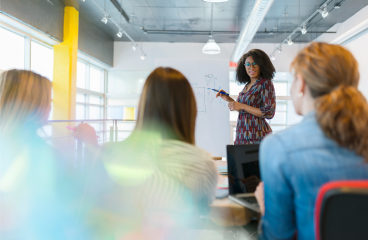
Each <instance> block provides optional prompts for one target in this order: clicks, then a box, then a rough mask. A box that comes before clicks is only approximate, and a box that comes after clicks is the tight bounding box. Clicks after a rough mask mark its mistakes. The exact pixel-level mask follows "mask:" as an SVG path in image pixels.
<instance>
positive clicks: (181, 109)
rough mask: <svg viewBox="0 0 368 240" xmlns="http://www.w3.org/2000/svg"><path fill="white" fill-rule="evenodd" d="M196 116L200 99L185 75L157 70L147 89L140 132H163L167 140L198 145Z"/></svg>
mask: <svg viewBox="0 0 368 240" xmlns="http://www.w3.org/2000/svg"><path fill="white" fill-rule="evenodd" d="M196 117H197V105H196V100H195V97H194V93H193V90H192V87H191V86H190V84H189V81H188V80H187V79H186V78H185V76H184V75H183V74H181V73H180V72H179V71H177V70H175V69H172V68H162V67H160V68H156V69H155V70H154V71H153V72H152V73H151V74H150V75H149V76H148V78H147V80H146V83H145V84H144V87H143V91H142V95H141V98H140V100H139V106H138V117H137V127H136V129H139V130H156V131H161V133H162V135H163V137H164V138H168V139H177V140H181V141H184V142H186V143H190V144H194V143H195V134H194V132H195V122H196Z"/></svg>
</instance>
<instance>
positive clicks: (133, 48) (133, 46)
mask: <svg viewBox="0 0 368 240" xmlns="http://www.w3.org/2000/svg"><path fill="white" fill-rule="evenodd" d="M132 50H133V51H135V50H136V47H135V44H134V43H132Z"/></svg>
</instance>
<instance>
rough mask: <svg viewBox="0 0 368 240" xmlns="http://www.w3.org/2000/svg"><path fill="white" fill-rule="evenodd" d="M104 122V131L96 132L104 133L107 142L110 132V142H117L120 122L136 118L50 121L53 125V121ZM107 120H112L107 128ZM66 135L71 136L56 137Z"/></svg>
mask: <svg viewBox="0 0 368 240" xmlns="http://www.w3.org/2000/svg"><path fill="white" fill-rule="evenodd" d="M91 122H92V123H102V124H103V129H102V131H96V133H102V135H103V136H102V139H103V142H105V141H104V140H105V133H107V132H108V133H109V141H110V142H117V141H118V140H119V137H118V133H119V130H118V122H135V120H125V119H81V120H49V121H48V123H49V125H52V124H53V123H91ZM107 122H112V126H110V128H109V129H106V128H107V126H106V123H107ZM132 131H133V130H131V131H130V130H120V132H132ZM65 137H70V136H61V137H56V138H65ZM56 138H51V139H56Z"/></svg>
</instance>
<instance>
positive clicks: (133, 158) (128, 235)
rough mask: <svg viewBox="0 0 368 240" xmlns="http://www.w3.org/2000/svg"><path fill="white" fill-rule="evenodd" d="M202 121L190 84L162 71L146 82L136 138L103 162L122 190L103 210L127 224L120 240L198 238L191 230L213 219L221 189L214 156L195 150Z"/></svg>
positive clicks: (112, 146) (109, 151)
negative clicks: (207, 216)
mask: <svg viewBox="0 0 368 240" xmlns="http://www.w3.org/2000/svg"><path fill="white" fill-rule="evenodd" d="M196 115H197V107H196V100H195V96H194V93H193V90H192V88H191V86H190V84H189V82H188V80H187V79H186V78H185V77H184V76H183V75H182V74H181V73H180V72H178V71H176V70H174V69H171V68H157V69H156V70H154V71H153V72H152V73H151V74H150V75H149V76H148V78H147V80H146V82H145V85H144V88H143V92H142V95H141V98H140V101H139V106H138V118H137V123H136V128H135V130H134V131H133V133H132V134H131V136H130V137H129V138H128V139H126V140H125V141H123V142H117V143H109V144H107V145H106V146H104V147H103V149H102V151H101V153H100V158H101V159H102V160H103V162H104V165H105V167H106V171H107V173H108V174H109V176H110V177H111V179H113V180H114V181H115V182H116V183H118V184H119V185H120V190H117V191H115V192H114V193H113V195H114V196H116V197H114V196H111V197H110V198H109V200H108V201H107V202H105V204H104V207H103V208H104V211H106V212H108V213H109V214H110V215H111V216H113V215H114V219H120V220H121V221H122V222H123V223H124V222H125V223H124V224H117V228H116V229H112V230H111V231H114V232H119V233H118V236H119V239H193V238H195V236H190V237H189V236H188V235H186V233H185V232H186V231H185V229H187V227H188V226H189V225H191V224H194V225H195V224H197V223H198V221H197V220H199V217H200V215H202V214H207V213H208V210H209V205H210V203H211V202H212V200H213V199H214V196H215V192H216V184H217V169H216V167H215V165H214V163H213V161H212V157H211V155H210V154H209V153H207V152H206V151H204V150H202V149H200V148H198V147H196V146H195V136H194V133H195V122H196ZM80 127H81V128H82V131H84V130H86V131H85V132H88V129H87V128H86V127H85V126H83V125H82V126H80ZM79 129H80V128H79V127H78V132H79ZM78 132H77V133H76V136H77V135H78ZM82 135H83V134H82ZM89 136H94V133H91V134H90V135H89ZM82 138H83V136H82ZM96 181H98V180H96ZM92 185H93V184H92ZM119 196H123V197H121V198H120V200H119V201H116V199H117V198H119ZM124 219H125V220H124ZM126 223H129V224H126ZM197 227H198V226H197Z"/></svg>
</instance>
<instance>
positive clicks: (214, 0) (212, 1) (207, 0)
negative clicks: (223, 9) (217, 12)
mask: <svg viewBox="0 0 368 240" xmlns="http://www.w3.org/2000/svg"><path fill="white" fill-rule="evenodd" d="M203 1H205V2H210V3H219V2H227V1H229V0H203Z"/></svg>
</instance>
